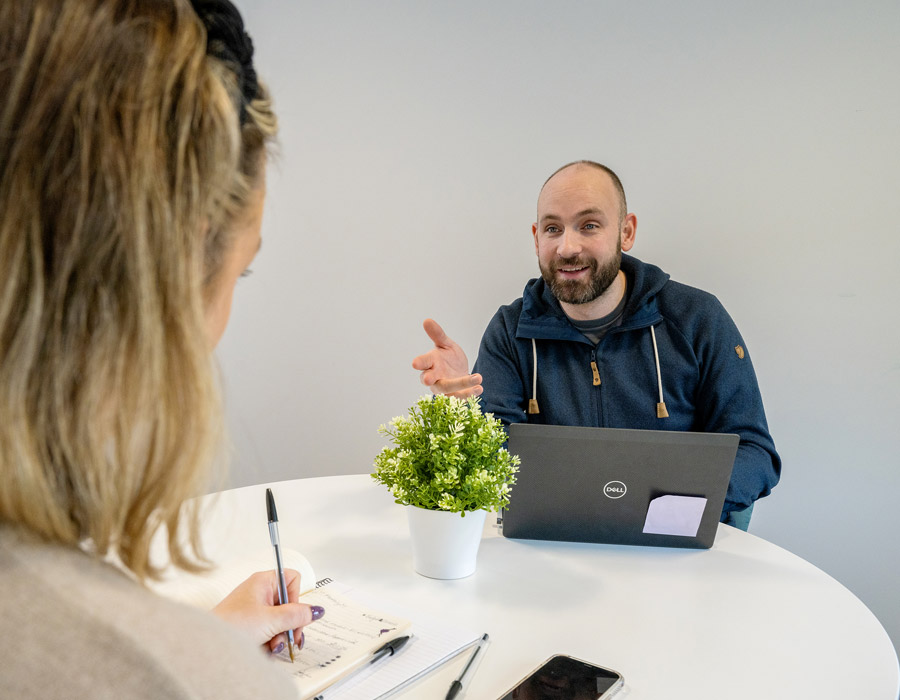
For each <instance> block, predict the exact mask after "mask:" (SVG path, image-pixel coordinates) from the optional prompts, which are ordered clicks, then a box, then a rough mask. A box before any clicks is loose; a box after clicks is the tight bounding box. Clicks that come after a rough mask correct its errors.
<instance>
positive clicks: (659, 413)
mask: <svg viewBox="0 0 900 700" xmlns="http://www.w3.org/2000/svg"><path fill="white" fill-rule="evenodd" d="M656 417H657V418H668V417H669V412H668V411H667V410H666V403H665V401H663V402H661V403H658V404H656Z"/></svg>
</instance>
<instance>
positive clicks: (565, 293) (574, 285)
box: [538, 241, 622, 304]
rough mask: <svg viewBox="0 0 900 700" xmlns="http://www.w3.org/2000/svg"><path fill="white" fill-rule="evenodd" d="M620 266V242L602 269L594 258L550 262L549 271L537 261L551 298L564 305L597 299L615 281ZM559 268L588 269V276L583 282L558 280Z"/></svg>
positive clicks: (585, 302)
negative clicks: (551, 293) (551, 294)
mask: <svg viewBox="0 0 900 700" xmlns="http://www.w3.org/2000/svg"><path fill="white" fill-rule="evenodd" d="M621 265H622V243H621V241H619V244H618V245H617V246H616V254H615V255H614V256H613V257H612V258H610V259H609V260H607V261H606V262H605V263H604V264H603V266H602V267H601V266H600V264H599V263H598V262H597V260H596V259H595V258H579V257H577V256H576V257H574V258H557V259H556V260H551V261H550V267H549V269H547V268H545V267H544V266H543V265H542V264H541V263H540V261H538V266H539V267H540V268H541V277H543V278H544V282H546V283H547V285H548V286H549V287H550V291H551V292H553V296H555V297H556V298H557V299H558V300H559V301H561V302H565V303H566V304H587V303H588V302H591V301H593V300H594V299H596V298H597V297H599V296H600V295H601V294H603V292H605V291H606V290H607V289H609V287H610V285H611V284H612V283H613V282H615V281H616V277H617V276H618V274H619V269H620V268H621ZM561 267H589V268H590V276H589V277H588V279H587V280H583V281H582V280H564V279H560V278H558V277H557V275H556V273H557V272H558V271H559V269H560V268H561Z"/></svg>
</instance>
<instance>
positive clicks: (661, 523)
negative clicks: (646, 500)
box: [644, 495, 706, 537]
mask: <svg viewBox="0 0 900 700" xmlns="http://www.w3.org/2000/svg"><path fill="white" fill-rule="evenodd" d="M704 508H706V499H705V498H703V497H700V496H672V495H667V496H659V497H657V498H654V499H653V500H652V501H650V507H649V508H648V509H647V519H646V520H645V521H644V532H646V533H647V534H650V535H680V536H682V537H696V536H697V530H698V529H699V528H700V519H701V518H702V517H703V510H704Z"/></svg>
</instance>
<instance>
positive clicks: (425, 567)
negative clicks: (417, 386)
mask: <svg viewBox="0 0 900 700" xmlns="http://www.w3.org/2000/svg"><path fill="white" fill-rule="evenodd" d="M378 431H379V432H380V433H382V434H384V435H387V436H389V437H390V439H391V442H392V443H393V446H388V447H385V448H384V449H382V451H381V452H380V453H379V454H378V456H377V457H375V471H374V472H373V473H372V478H373V479H375V481H377V482H379V483H381V484H384V485H385V486H387V488H388V490H389V491H390V492H391V494H393V496H394V500H395V502H396V503H399V504H401V505H403V506H407V516H408V519H409V526H410V535H411V538H412V544H413V562H414V565H415V569H416V571H418V572H419V573H420V574H423V575H425V576H430V577H432V578H462V577H464V576H469V575H470V574H471V573H472V572H474V571H475V558H476V555H477V554H478V546H479V544H480V543H481V533H482V530H483V529H484V518H485V515H486V513H487V511H488V510H492V509H498V508H503V507H505V506H507V505H508V504H509V491H510V488H511V486H512V485H513V484H514V483H515V474H516V472H517V471H518V465H519V458H518V457H517V456H515V455H511V454H510V453H509V452H508V451H507V450H506V447H505V446H504V445H505V443H506V431H505V430H504V429H503V424H502V423H501V422H500V420H499V419H497V418H494V415H493V414H492V413H483V412H482V411H481V407H480V402H479V399H478V398H477V397H472V398H469V399H458V398H455V397H453V396H443V395H439V396H423V397H422V398H420V399H419V400H418V401H417V402H416V404H415V405H414V406H412V407H411V408H410V409H409V414H408V415H407V416H400V417H397V418H394V419H393V420H392V421H391V422H390V423H389V424H388V425H386V426H385V425H382V426H381V427H380V428H379V429H378Z"/></svg>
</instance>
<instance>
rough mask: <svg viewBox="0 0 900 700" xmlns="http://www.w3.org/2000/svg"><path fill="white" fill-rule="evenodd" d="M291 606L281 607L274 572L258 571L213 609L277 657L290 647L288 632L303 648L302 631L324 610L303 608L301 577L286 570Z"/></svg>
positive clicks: (288, 604) (322, 613) (293, 571)
mask: <svg viewBox="0 0 900 700" xmlns="http://www.w3.org/2000/svg"><path fill="white" fill-rule="evenodd" d="M284 581H285V583H286V584H287V594H288V603H286V604H285V605H279V604H278V578H277V577H276V575H275V571H259V572H257V573H255V574H253V575H252V576H251V577H250V578H248V579H247V580H246V581H244V582H243V583H242V584H240V585H239V586H238V587H237V588H235V589H234V590H233V591H232V592H231V593H229V594H228V596H226V597H225V599H224V600H223V601H222V602H221V603H219V604H218V605H217V606H216V607H214V608H213V613H215V614H216V615H218V616H219V617H221V618H222V619H223V620H225V621H226V622H229V623H231V624H232V625H234V626H235V627H238V628H240V629H242V630H244V631H245V632H246V633H247V634H249V635H250V638H251V639H252V640H253V641H254V642H256V643H257V644H260V645H263V646H265V647H267V648H268V649H269V651H271V652H272V653H274V654H278V653H280V652H281V651H282V650H283V649H284V647H285V645H286V644H287V641H288V640H287V634H285V633H286V632H287V630H293V631H294V642H295V643H296V644H297V646H298V647H300V648H303V628H304V627H306V625H308V624H309V623H310V622H313V621H314V620H318V619H319V618H320V617H322V615H324V614H325V610H324V609H323V608H322V607H320V606H318V605H313V606H309V605H301V604H300V603H298V602H297V599H298V598H299V596H300V574H299V573H298V572H297V571H295V570H294V569H285V570H284Z"/></svg>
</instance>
